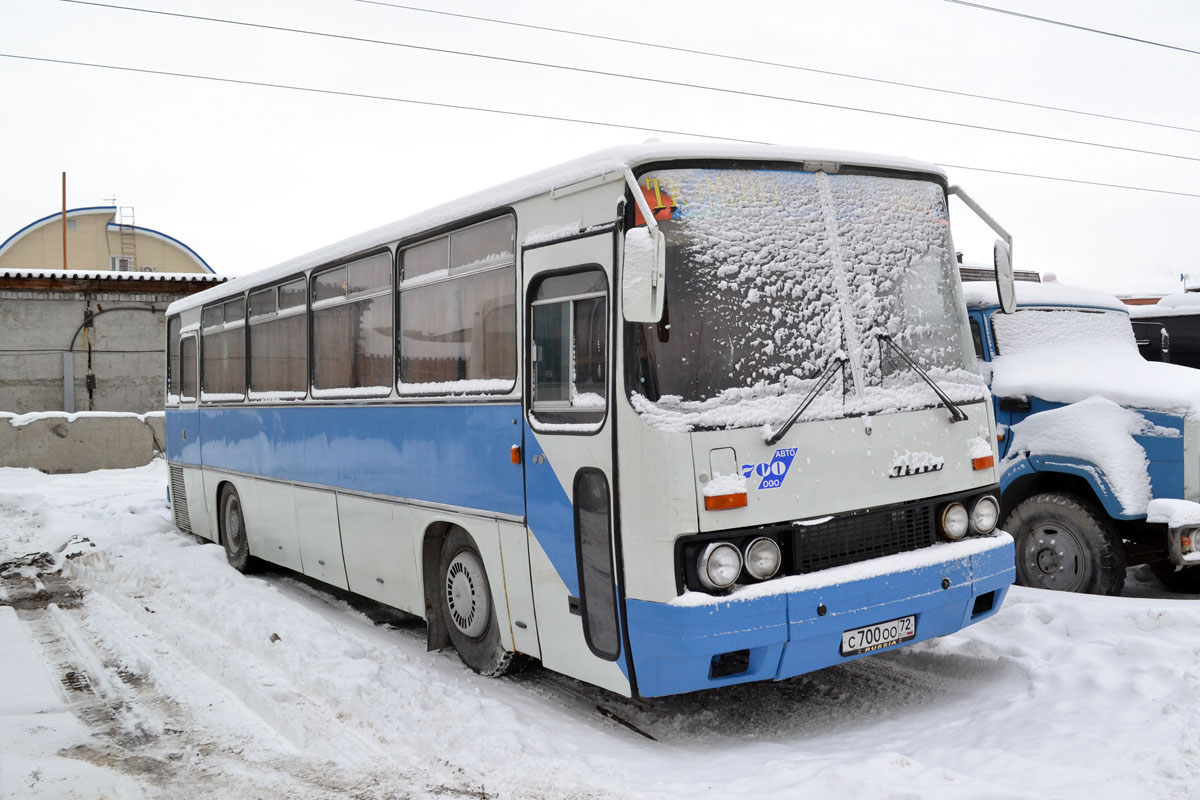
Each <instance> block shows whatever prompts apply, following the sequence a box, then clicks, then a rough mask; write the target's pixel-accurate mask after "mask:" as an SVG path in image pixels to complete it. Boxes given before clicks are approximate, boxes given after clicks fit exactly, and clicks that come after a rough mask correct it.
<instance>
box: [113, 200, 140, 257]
mask: <svg viewBox="0 0 1200 800" xmlns="http://www.w3.org/2000/svg"><path fill="white" fill-rule="evenodd" d="M117 225H118V227H119V229H120V232H121V257H122V259H128V261H127V262H126V263H127V264H128V265H129V270H130V272H137V241H136V240H135V239H134V235H133V233H134V228H135V227H136V226H135V225H134V224H133V206H121V207H120V209H119V210H118V214H117Z"/></svg>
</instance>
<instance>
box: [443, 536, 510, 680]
mask: <svg viewBox="0 0 1200 800" xmlns="http://www.w3.org/2000/svg"><path fill="white" fill-rule="evenodd" d="M438 574H439V575H440V576H441V581H442V585H441V587H440V589H439V592H438V596H439V597H440V598H441V606H442V608H441V611H442V619H443V620H445V623H446V629H447V631H448V632H449V634H450V641H451V642H452V643H453V644H454V649H455V650H457V651H458V655H459V658H461V659H462V660H463V663H464V664H466V665H467V666H468V667H470V668H471V669H473V670H475V671H476V672H478V673H479V674H480V675H485V676H498V675H503V674H504V673H506V672H508V669H509V666H510V665H511V664H512V657H513V654H512V653H510V652H508V651H507V650H505V649H504V646H503V645H502V644H501V643H500V628H499V626H498V625H497V624H496V611H495V609H494V608H493V607H492V591H491V585H490V584H489V583H488V577H487V570H486V569H484V566H483V559H482V558H480V557H479V549H478V548H477V547H476V546H475V542H474V540H472V539H471V537H470V535H469V534H468V533H467V532H466V531H464V530H462V529H460V528H456V529H454V530H452V531H450V533H449V535H447V536H446V540H445V541H444V542H443V543H442V554H441V568H440V570H439V572H438Z"/></svg>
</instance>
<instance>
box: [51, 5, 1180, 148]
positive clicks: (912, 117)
mask: <svg viewBox="0 0 1200 800" xmlns="http://www.w3.org/2000/svg"><path fill="white" fill-rule="evenodd" d="M62 2H66V3H74V4H77V5H87V6H96V7H100V8H108V9H114V10H118V11H136V12H141V13H144V14H154V15H158V16H165V17H177V18H180V19H188V20H197V21H202V22H215V23H219V24H224V25H237V26H241V27H247V28H257V29H261V30H270V31H278V32H283V33H298V34H302V35H305V36H317V37H321V38H328V39H338V40H342V41H350V42H361V43H364V44H378V45H384V46H388V47H400V48H404V49H409V50H418V51H421V52H429V53H439V54H442V55H455V56H463V57H466V58H476V59H483V60H487V61H497V62H503V63H508V64H518V65H521V66H532V67H541V68H545V69H556V70H563V71H567V72H578V73H583V74H587V75H597V76H601V77H606V78H619V79H622V80H634V81H642V82H645V83H655V84H659V85H663V86H672V87H676V88H682V89H696V90H700V91H710V92H719V93H722V94H729V95H735V96H739V97H751V98H755V99H759V100H775V101H779V102H785V103H795V104H799V105H807V106H814V107H817V108H829V109H836V110H840V111H851V112H856V113H860V114H872V115H875V116H882V117H890V118H892V119H904V120H909V121H910V122H927V123H931V124H936V125H949V126H951V127H956V128H966V129H968V130H976V131H985V132H988V133H1001V134H1007V135H1010V136H1023V137H1026V138H1030V139H1040V140H1042V141H1049V142H1061V143H1065V144H1076V145H1081V146H1084V147H1098V148H1102V149H1105V150H1119V151H1121V152H1125V153H1136V154H1138V155H1147V156H1158V157H1161V158H1173V159H1178V160H1181V161H1195V162H1200V157H1196V156H1186V155H1183V154H1181V153H1166V152H1162V151H1159V150H1143V149H1141V148H1137V147H1124V146H1121V145H1115V144H1105V143H1103V142H1093V141H1088V140H1085V139H1072V138H1070V137H1066V136H1051V135H1049V134H1045V133H1034V132H1032V131H1019V130H1012V129H1009V128H997V127H994V126H991V125H975V124H972V123H969V122H957V121H954V120H947V119H939V118H937V117H922V116H919V115H916V114H901V113H899V112H894V111H880V110H878V109H873V108H862V107H859V106H847V105H841V104H839V103H823V102H819V101H816V100H803V99H800V98H796V97H785V96H782V95H772V94H764V93H761V92H751V91H747V90H743V89H727V88H722V87H717V86H707V85H704V84H697V83H687V82H685V81H675V80H669V79H666V78H651V77H646V76H641V75H629V74H625V73H620V72H608V71H606V70H598V69H588V68H584V67H570V66H564V65H561V64H549V63H545V62H541V61H532V60H529V59H521V58H510V57H506V56H495V55H487V54H484V53H472V52H470V51H465V50H451V49H448V48H441V47H429V46H426V45H415V44H407V43H404V42H394V41H388V40H384V39H371V38H367V37H362V36H348V35H344V34H337V33H327V32H324V31H313V30H307V29H304V28H287V27H283V26H280V25H266V24H263V23H257V22H243V21H240V20H231V19H223V18H220V17H204V16H199V15H194V14H181V13H177V12H173V11H158V10H155V9H148V8H136V7H132V6H120V5H112V4H109V3H98V2H92V1H91V0H62Z"/></svg>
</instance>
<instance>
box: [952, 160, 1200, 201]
mask: <svg viewBox="0 0 1200 800" xmlns="http://www.w3.org/2000/svg"><path fill="white" fill-rule="evenodd" d="M937 165H938V166H939V167H945V168H946V169H965V170H970V171H971V172H990V173H993V174H996V175H1012V176H1014V177H1017V178H1038V179H1040V180H1044V181H1060V182H1062V183H1079V184H1082V185H1084V186H1104V187H1107V188H1110V189H1128V190H1129V191H1131V192H1153V193H1155V194H1172V195H1175V196H1176V197H1200V194H1195V193H1192V192H1172V191H1170V190H1168V189H1150V188H1147V187H1145V186H1130V185H1128V184H1122V183H1105V182H1103V181H1085V180H1081V179H1079V178H1062V177H1058V176H1054V175H1038V174H1036V173H1032V172H1012V171H1010V170H1003V169H985V168H984V167H965V166H963V165H961V164H943V163H942V162H940V161H939V162H937Z"/></svg>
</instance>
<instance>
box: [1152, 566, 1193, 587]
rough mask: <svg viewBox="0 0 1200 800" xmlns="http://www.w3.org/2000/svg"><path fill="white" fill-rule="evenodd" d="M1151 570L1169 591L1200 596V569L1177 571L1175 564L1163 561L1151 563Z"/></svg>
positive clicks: (1186, 568) (1190, 568)
mask: <svg viewBox="0 0 1200 800" xmlns="http://www.w3.org/2000/svg"><path fill="white" fill-rule="evenodd" d="M1150 569H1151V570H1153V571H1154V575H1155V577H1157V578H1158V579H1159V580H1160V581H1162V582H1163V586H1166V587H1167V589H1168V591H1172V592H1175V593H1177V594H1200V567H1184V568H1183V569H1181V570H1176V569H1175V565H1174V564H1172V563H1171V562H1170V561H1166V560H1163V561H1155V562H1153V563H1151V564H1150Z"/></svg>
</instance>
